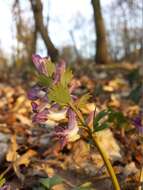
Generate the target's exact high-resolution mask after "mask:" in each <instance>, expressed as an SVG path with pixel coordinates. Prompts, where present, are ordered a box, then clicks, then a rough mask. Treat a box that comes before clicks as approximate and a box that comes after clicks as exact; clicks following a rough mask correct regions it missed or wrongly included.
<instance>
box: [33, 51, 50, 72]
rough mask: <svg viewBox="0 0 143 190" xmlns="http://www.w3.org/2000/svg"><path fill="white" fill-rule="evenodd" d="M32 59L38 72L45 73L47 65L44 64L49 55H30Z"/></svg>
mask: <svg viewBox="0 0 143 190" xmlns="http://www.w3.org/2000/svg"><path fill="white" fill-rule="evenodd" d="M32 60H33V63H34V65H35V67H36V69H37V70H38V72H39V73H40V74H44V75H47V73H48V72H47V67H46V65H47V64H48V61H49V60H50V58H49V57H43V58H42V57H41V56H40V55H35V54H34V55H32Z"/></svg>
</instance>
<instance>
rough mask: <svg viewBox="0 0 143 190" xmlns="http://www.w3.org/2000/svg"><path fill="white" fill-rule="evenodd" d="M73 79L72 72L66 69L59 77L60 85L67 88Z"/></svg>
mask: <svg viewBox="0 0 143 190" xmlns="http://www.w3.org/2000/svg"><path fill="white" fill-rule="evenodd" d="M72 78H73V74H72V71H71V70H70V69H67V70H66V71H65V72H64V73H63V74H62V76H61V84H62V85H63V86H67V85H68V84H69V82H70V81H71V79H72Z"/></svg>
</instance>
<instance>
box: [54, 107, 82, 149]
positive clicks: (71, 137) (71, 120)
mask: <svg viewBox="0 0 143 190" xmlns="http://www.w3.org/2000/svg"><path fill="white" fill-rule="evenodd" d="M67 116H68V126H56V127H55V131H54V132H53V133H52V136H53V137H55V138H56V139H58V140H59V142H60V144H61V149H63V147H64V146H65V145H66V144H67V143H68V142H74V141H76V140H77V139H79V138H80V136H79V134H78V131H79V127H78V126H77V120H76V115H75V113H74V112H73V111H72V110H71V109H69V110H68V111H67Z"/></svg>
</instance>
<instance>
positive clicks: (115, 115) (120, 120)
mask: <svg viewBox="0 0 143 190" xmlns="http://www.w3.org/2000/svg"><path fill="white" fill-rule="evenodd" d="M108 113H109V117H108V122H115V123H116V124H117V125H118V126H119V127H121V126H124V125H123V124H125V123H127V118H126V117H125V116H124V114H123V113H122V112H120V111H115V110H113V109H111V108H110V109H109V111H108Z"/></svg>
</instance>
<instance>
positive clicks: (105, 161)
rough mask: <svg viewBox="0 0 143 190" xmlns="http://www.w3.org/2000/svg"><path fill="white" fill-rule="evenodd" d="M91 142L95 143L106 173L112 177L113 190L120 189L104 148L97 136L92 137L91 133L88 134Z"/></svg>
mask: <svg viewBox="0 0 143 190" xmlns="http://www.w3.org/2000/svg"><path fill="white" fill-rule="evenodd" d="M90 136H91V138H92V140H93V142H94V145H96V147H97V148H98V150H99V152H100V154H101V156H102V158H103V160H104V163H105V165H106V167H107V170H108V173H109V174H110V177H111V179H112V183H113V186H114V188H115V190H120V186H119V183H118V180H117V177H116V175H115V172H114V169H113V167H112V165H111V162H110V161H109V159H108V156H107V154H106V152H105V150H104V149H103V148H102V147H101V146H100V143H99V142H98V140H97V138H96V137H93V135H92V134H90Z"/></svg>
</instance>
